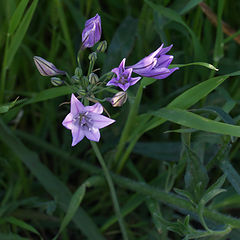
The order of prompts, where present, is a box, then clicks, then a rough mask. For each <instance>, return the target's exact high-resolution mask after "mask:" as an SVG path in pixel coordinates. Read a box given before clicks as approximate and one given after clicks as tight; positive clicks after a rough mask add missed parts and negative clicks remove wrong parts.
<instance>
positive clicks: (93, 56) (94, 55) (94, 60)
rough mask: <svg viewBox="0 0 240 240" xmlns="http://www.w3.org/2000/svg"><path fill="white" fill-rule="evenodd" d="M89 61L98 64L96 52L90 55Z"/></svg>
mask: <svg viewBox="0 0 240 240" xmlns="http://www.w3.org/2000/svg"><path fill="white" fill-rule="evenodd" d="M88 59H89V60H90V61H91V62H96V60H97V53H95V52H92V53H90V54H89V55H88Z"/></svg>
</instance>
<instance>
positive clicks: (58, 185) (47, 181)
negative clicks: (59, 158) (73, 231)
mask: <svg viewBox="0 0 240 240" xmlns="http://www.w3.org/2000/svg"><path fill="white" fill-rule="evenodd" d="M0 140H1V141H2V142H3V143H5V144H6V145H7V146H8V147H9V150H11V151H12V152H13V153H14V154H15V155H16V156H17V157H18V158H19V159H20V160H21V161H22V162H23V163H24V164H25V165H26V167H27V168H28V169H29V170H30V171H31V173H32V174H33V175H34V176H35V177H36V178H37V180H38V181H39V183H40V184H42V186H43V187H44V188H45V190H46V191H47V192H48V193H49V194H50V195H51V196H52V197H53V198H54V199H56V201H57V202H59V203H60V204H59V206H60V207H61V208H62V210H64V211H67V207H68V205H69V202H70V200H71V197H72V196H71V192H70V191H69V189H68V188H67V187H66V185H65V184H64V183H62V182H61V181H60V180H59V179H58V178H57V177H56V176H55V175H54V174H53V173H52V172H51V171H50V170H49V169H48V168H46V167H45V166H44V165H43V164H42V163H41V161H40V160H39V158H38V156H37V154H36V153H35V152H32V151H30V150H29V149H28V148H26V147H25V145H24V144H23V143H22V142H21V141H20V140H19V139H18V138H17V137H16V136H15V135H14V134H13V133H12V131H11V130H10V129H9V128H8V127H7V126H6V125H5V123H4V122H3V121H2V119H1V118H0ZM73 221H74V223H75V224H76V226H77V227H78V228H79V229H80V230H81V231H82V233H83V234H84V235H85V236H87V237H88V238H89V239H99V240H104V239H105V238H104V237H103V236H102V234H101V233H100V232H99V230H98V228H97V226H96V225H95V223H94V222H93V220H92V219H91V218H90V217H89V216H88V214H87V213H86V212H85V211H84V210H83V209H81V208H79V209H78V210H77V213H76V215H75V216H74V218H73Z"/></svg>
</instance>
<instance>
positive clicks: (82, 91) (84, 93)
mask: <svg viewBox="0 0 240 240" xmlns="http://www.w3.org/2000/svg"><path fill="white" fill-rule="evenodd" d="M78 93H79V95H80V96H85V95H86V91H85V90H84V89H79V90H78Z"/></svg>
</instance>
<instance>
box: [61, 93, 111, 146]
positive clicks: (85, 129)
mask: <svg viewBox="0 0 240 240" xmlns="http://www.w3.org/2000/svg"><path fill="white" fill-rule="evenodd" d="M102 112H103V107H102V105H101V104H100V103H95V104H94V105H92V106H86V107H85V106H84V105H83V104H82V103H81V102H80V101H79V100H78V99H77V98H76V97H75V96H74V94H72V97H71V110H70V113H69V114H68V115H67V116H66V117H65V119H64V120H63V122H62V124H63V126H64V127H66V128H67V129H69V130H71V131H72V137H73V140H72V146H75V145H76V144H77V143H79V142H80V141H81V140H82V139H83V138H84V137H86V138H88V139H89V140H91V141H95V142H98V141H99V139H100V132H99V129H101V128H104V127H106V126H108V125H110V124H112V123H114V122H115V120H113V119H111V118H108V117H105V116H103V115H101V114H102Z"/></svg>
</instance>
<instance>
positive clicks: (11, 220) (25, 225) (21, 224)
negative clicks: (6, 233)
mask: <svg viewBox="0 0 240 240" xmlns="http://www.w3.org/2000/svg"><path fill="white" fill-rule="evenodd" d="M5 221H6V222H9V223H11V224H13V225H16V226H18V227H20V228H22V229H26V230H28V231H30V232H33V233H35V234H37V235H39V236H40V233H39V232H38V231H37V230H36V229H35V228H34V227H32V226H31V225H29V224H28V223H25V222H24V221H22V220H20V219H17V218H15V217H8V218H5Z"/></svg>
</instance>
